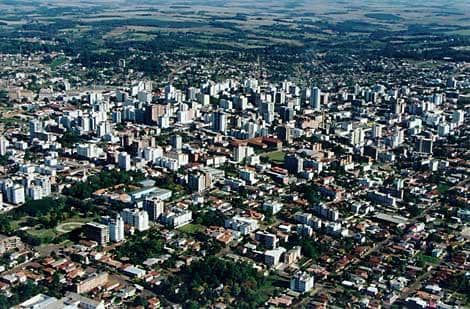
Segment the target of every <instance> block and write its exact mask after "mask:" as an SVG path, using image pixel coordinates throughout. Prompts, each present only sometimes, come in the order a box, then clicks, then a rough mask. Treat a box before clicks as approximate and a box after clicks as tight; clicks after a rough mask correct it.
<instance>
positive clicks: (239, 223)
mask: <svg viewBox="0 0 470 309" xmlns="http://www.w3.org/2000/svg"><path fill="white" fill-rule="evenodd" d="M224 226H225V228H227V229H231V230H234V231H237V232H240V233H241V234H242V235H247V234H250V233H253V232H254V231H256V230H257V229H258V228H259V224H258V220H255V219H250V218H245V217H240V216H235V217H233V218H229V219H226V220H225V223H224Z"/></svg>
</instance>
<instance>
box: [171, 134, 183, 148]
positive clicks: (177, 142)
mask: <svg viewBox="0 0 470 309" xmlns="http://www.w3.org/2000/svg"><path fill="white" fill-rule="evenodd" d="M171 147H172V148H173V150H176V151H178V150H181V148H182V147H183V138H182V137H181V136H180V135H173V136H171Z"/></svg>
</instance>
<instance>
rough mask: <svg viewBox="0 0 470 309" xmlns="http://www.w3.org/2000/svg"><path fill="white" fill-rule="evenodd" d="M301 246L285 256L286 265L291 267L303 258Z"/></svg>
mask: <svg viewBox="0 0 470 309" xmlns="http://www.w3.org/2000/svg"><path fill="white" fill-rule="evenodd" d="M301 249H302V247H301V246H295V247H293V248H292V249H290V250H289V251H287V252H286V254H284V263H286V264H288V265H291V264H294V263H296V262H297V261H299V260H300V259H301V258H302V254H301Z"/></svg>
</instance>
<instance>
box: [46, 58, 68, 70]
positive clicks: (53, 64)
mask: <svg viewBox="0 0 470 309" xmlns="http://www.w3.org/2000/svg"><path fill="white" fill-rule="evenodd" d="M66 61H67V59H66V58H65V57H57V58H55V59H54V60H52V62H51V64H50V67H51V70H55V69H57V67H58V66H60V65H62V64H64V63H65V62H66Z"/></svg>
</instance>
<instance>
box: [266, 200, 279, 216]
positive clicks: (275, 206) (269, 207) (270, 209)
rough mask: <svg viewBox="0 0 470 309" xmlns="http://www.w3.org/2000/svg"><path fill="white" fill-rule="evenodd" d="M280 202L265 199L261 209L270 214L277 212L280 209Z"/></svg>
mask: <svg viewBox="0 0 470 309" xmlns="http://www.w3.org/2000/svg"><path fill="white" fill-rule="evenodd" d="M281 208H282V203H281V202H277V201H266V202H264V203H263V210H264V211H265V212H267V213H269V214H271V215H275V214H277V213H278V212H279V211H281Z"/></svg>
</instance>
